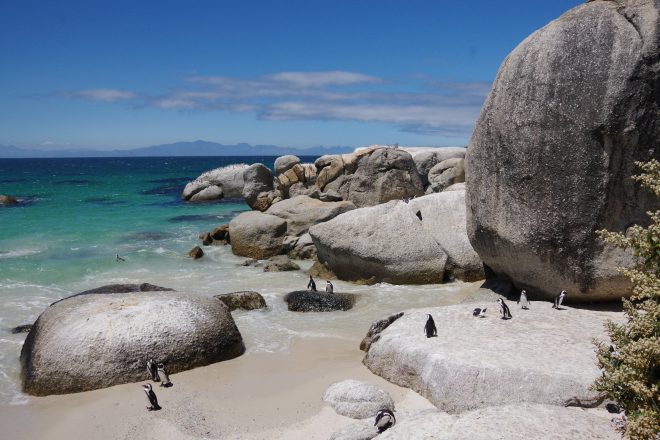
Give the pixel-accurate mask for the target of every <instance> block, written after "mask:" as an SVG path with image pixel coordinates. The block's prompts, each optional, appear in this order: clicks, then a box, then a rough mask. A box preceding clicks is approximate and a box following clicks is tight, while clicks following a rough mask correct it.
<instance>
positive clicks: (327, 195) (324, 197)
mask: <svg viewBox="0 0 660 440" xmlns="http://www.w3.org/2000/svg"><path fill="white" fill-rule="evenodd" d="M319 200H321V201H322V202H339V201H341V200H342V196H341V194H339V193H338V192H337V191H335V190H332V189H331V190H328V191H326V192H324V193H321V194H319Z"/></svg>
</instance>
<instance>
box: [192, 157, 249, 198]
mask: <svg viewBox="0 0 660 440" xmlns="http://www.w3.org/2000/svg"><path fill="white" fill-rule="evenodd" d="M247 167H248V165H247V164H244V163H241V164H235V165H228V166H225V167H220V168H216V169H214V170H210V171H207V172H205V173H202V174H201V175H200V176H199V177H198V178H197V179H195V180H193V181H192V182H189V183H188V184H187V185H186V187H185V188H184V189H183V193H182V194H181V197H182V198H183V199H184V200H190V199H191V198H192V197H194V196H195V195H196V194H198V193H200V192H201V191H204V190H205V189H206V188H209V187H219V188H221V194H220V196H221V197H222V196H223V195H224V196H225V197H241V196H242V195H243V185H244V181H243V172H244V171H245V169H246V168H247ZM207 200H208V199H207Z"/></svg>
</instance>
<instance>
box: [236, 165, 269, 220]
mask: <svg viewBox="0 0 660 440" xmlns="http://www.w3.org/2000/svg"><path fill="white" fill-rule="evenodd" d="M243 180H244V181H245V184H244V185H243V192H242V194H243V198H245V202H246V203H247V204H248V205H249V206H250V207H251V208H253V209H254V207H255V205H257V202H258V201H259V202H260V208H261V207H262V206H261V204H263V200H264V198H268V197H267V196H264V195H263V194H262V193H266V194H269V193H270V192H272V191H273V173H272V172H271V171H270V169H268V167H267V166H266V165H264V164H261V163H255V164H253V165H250V166H249V167H247V168H245V170H244V171H243ZM260 199H261V200H260ZM269 206H270V205H269ZM267 208H268V207H266V208H265V209H267ZM265 209H259V210H261V211H265Z"/></svg>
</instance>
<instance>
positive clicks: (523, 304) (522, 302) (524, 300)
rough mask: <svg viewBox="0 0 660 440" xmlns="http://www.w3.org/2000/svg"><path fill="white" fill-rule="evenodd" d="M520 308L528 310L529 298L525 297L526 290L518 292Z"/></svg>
mask: <svg viewBox="0 0 660 440" xmlns="http://www.w3.org/2000/svg"><path fill="white" fill-rule="evenodd" d="M518 304H520V308H521V309H523V310H529V300H528V299H527V291H525V290H522V291H521V292H520V299H519V300H518Z"/></svg>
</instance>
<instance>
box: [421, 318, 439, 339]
mask: <svg viewBox="0 0 660 440" xmlns="http://www.w3.org/2000/svg"><path fill="white" fill-rule="evenodd" d="M426 316H428V317H429V318H428V319H427V320H426V324H425V325H424V333H426V337H427V338H431V337H433V336H438V329H437V328H435V321H434V320H433V316H431V315H428V314H427V315H426Z"/></svg>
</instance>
